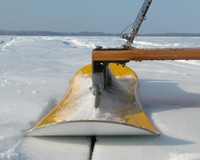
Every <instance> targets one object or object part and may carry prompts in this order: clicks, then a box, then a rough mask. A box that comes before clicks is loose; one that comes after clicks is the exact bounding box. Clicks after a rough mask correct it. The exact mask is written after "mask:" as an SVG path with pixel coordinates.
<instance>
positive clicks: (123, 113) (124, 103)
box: [27, 64, 159, 136]
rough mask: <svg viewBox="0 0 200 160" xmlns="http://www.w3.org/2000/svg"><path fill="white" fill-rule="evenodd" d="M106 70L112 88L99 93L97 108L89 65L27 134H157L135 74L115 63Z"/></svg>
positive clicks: (80, 71) (75, 76)
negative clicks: (141, 99)
mask: <svg viewBox="0 0 200 160" xmlns="http://www.w3.org/2000/svg"><path fill="white" fill-rule="evenodd" d="M109 71H110V73H111V79H112V85H111V87H110V88H108V89H107V90H103V91H102V92H101V94H100V103H99V106H98V108H97V109H95V107H94V103H95V102H94V101H95V97H94V95H93V94H92V91H91V86H92V80H91V76H92V66H91V64H89V65H86V66H84V67H83V68H81V69H80V70H79V71H77V73H76V74H75V75H74V77H73V78H72V80H71V83H70V88H69V90H68V92H67V94H66V95H65V96H64V98H63V99H62V100H61V101H60V103H59V104H58V105H57V106H56V107H55V108H54V109H53V110H52V111H51V112H50V113H48V114H47V115H46V116H45V117H44V118H43V119H42V120H41V121H40V122H38V123H37V124H36V125H35V126H34V127H33V128H32V129H31V130H29V131H28V132H27V135H29V136H80V135H146V134H157V135H158V134H159V132H158V130H157V129H156V127H155V126H154V125H153V124H152V122H151V120H150V119H149V118H148V117H147V115H146V114H145V112H144V110H143V107H142V105H141V103H140V100H139V98H138V95H137V86H138V78H137V75H136V74H135V72H134V71H133V70H131V69H130V68H129V67H127V66H125V67H122V66H121V65H116V64H109Z"/></svg>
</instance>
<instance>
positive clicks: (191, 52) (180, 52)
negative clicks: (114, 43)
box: [92, 48, 200, 61]
mask: <svg viewBox="0 0 200 160" xmlns="http://www.w3.org/2000/svg"><path fill="white" fill-rule="evenodd" d="M92 60H93V61H130V60H133V61H143V60H200V49H190V48H187V49H128V50H123V49H102V50H93V51H92Z"/></svg>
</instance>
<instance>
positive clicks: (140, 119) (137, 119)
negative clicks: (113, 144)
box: [33, 64, 159, 134]
mask: <svg viewBox="0 0 200 160" xmlns="http://www.w3.org/2000/svg"><path fill="white" fill-rule="evenodd" d="M109 68H110V71H111V73H112V75H113V76H115V77H118V78H124V77H133V80H134V81H135V82H134V83H133V84H134V86H133V88H130V89H131V95H130V96H131V102H133V103H132V105H130V106H124V108H122V109H121V110H119V113H118V115H119V117H120V118H121V119H123V120H124V123H125V124H127V125H131V126H133V127H134V126H135V127H139V128H144V129H146V130H149V131H151V132H153V133H156V134H159V132H158V131H157V129H156V128H155V127H154V125H153V124H152V123H151V121H150V120H149V119H148V117H147V116H146V114H145V113H144V111H143V108H142V106H139V105H138V104H136V103H134V102H135V101H136V100H135V87H137V82H138V77H137V75H136V73H135V72H134V71H133V70H131V69H130V68H129V67H127V66H125V67H122V66H121V65H116V64H110V65H109ZM79 75H83V76H89V77H91V75H92V65H91V64H89V65H86V66H84V67H83V68H81V69H80V70H79V71H77V72H76V74H75V75H74V77H73V78H72V80H71V82H70V87H69V90H68V92H67V94H66V95H65V96H64V97H63V99H62V100H61V101H60V102H59V103H58V105H57V106H56V107H55V108H54V109H53V110H52V111H51V112H49V113H48V114H47V115H46V116H45V117H44V118H43V119H42V120H41V121H40V122H38V123H37V124H36V125H35V126H34V127H33V129H36V128H38V127H42V126H46V125H52V124H56V123H60V122H62V116H67V114H61V113H62V110H63V109H65V111H66V109H68V108H69V109H70V107H73V106H74V103H75V102H74V101H75V99H74V98H73V97H74V95H75V94H76V93H77V92H78V90H79V88H78V87H77V86H76V85H75V81H76V77H77V76H79ZM57 119H59V121H58V120H57ZM63 119H65V118H63Z"/></svg>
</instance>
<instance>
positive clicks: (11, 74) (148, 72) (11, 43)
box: [0, 36, 200, 160]
mask: <svg viewBox="0 0 200 160" xmlns="http://www.w3.org/2000/svg"><path fill="white" fill-rule="evenodd" d="M122 44H124V41H123V40H121V39H120V38H117V37H42V36H41V37H22V36H21V37H20V36H0V131H1V132H0V159H2V160H4V159H5V160H7V159H8V160H27V159H28V160H29V159H74V160H85V159H88V157H89V149H90V148H89V145H90V141H89V140H88V138H87V137H76V138H73V137H48V138H32V137H25V133H26V131H27V130H28V129H30V128H31V127H32V126H33V125H34V124H35V123H36V122H38V121H39V120H40V119H41V118H42V117H43V116H44V115H45V114H47V113H48V112H49V111H50V110H51V109H52V108H53V107H54V106H55V105H56V104H57V103H58V101H59V100H60V99H61V98H62V96H63V95H64V94H65V93H66V90H67V88H68V87H69V81H70V79H71V78H72V76H73V74H74V73H75V72H76V71H77V70H78V69H79V68H81V67H82V66H84V65H85V64H88V63H90V61H91V50H92V49H93V48H94V47H95V46H97V45H101V46H103V47H119V46H121V45H122ZM134 45H135V47H137V48H200V38H199V37H138V38H137V39H136V41H135V44H134ZM129 66H130V67H131V68H132V69H134V70H135V71H136V73H137V74H138V76H139V80H140V81H139V88H138V89H139V90H138V91H139V95H140V99H141V101H142V104H143V106H144V109H145V111H146V113H147V114H148V116H149V117H150V118H151V119H152V121H153V122H154V124H155V125H156V126H157V128H158V129H159V130H160V132H161V135H160V136H134V137H97V142H96V145H95V148H94V154H93V159H94V160H100V159H101V160H102V159H116V160H118V159H120V160H121V159H124V160H126V159H127V160H128V159H140V160H146V159H148V160H155V159H156V160H161V159H162V160H176V159H177V160H197V159H200V149H199V148H200V136H199V132H200V125H199V122H200V116H199V115H200V85H199V82H200V72H199V70H200V69H199V67H200V61H143V62H130V63H129ZM83 103H84V102H83Z"/></svg>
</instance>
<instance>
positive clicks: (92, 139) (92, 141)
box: [89, 136, 97, 160]
mask: <svg viewBox="0 0 200 160" xmlns="http://www.w3.org/2000/svg"><path fill="white" fill-rule="evenodd" d="M90 139H91V143H90V156H89V160H92V156H93V152H94V147H95V143H96V141H97V139H96V136H91V137H90Z"/></svg>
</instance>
